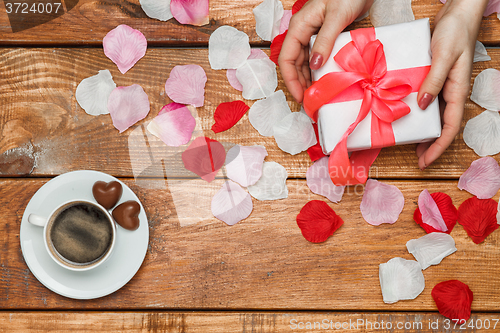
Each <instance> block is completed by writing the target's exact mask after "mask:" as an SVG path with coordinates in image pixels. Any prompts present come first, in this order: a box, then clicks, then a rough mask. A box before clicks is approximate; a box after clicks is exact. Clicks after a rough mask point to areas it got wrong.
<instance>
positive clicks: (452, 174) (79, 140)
mask: <svg viewBox="0 0 500 333" xmlns="http://www.w3.org/2000/svg"><path fill="white" fill-rule="evenodd" d="M489 53H490V55H491V57H492V59H493V60H492V61H490V62H480V63H476V64H475V65H474V74H473V75H474V77H475V76H476V75H477V74H478V73H480V72H481V71H482V70H484V69H485V68H488V67H493V68H500V50H497V49H490V50H489ZM186 64H199V65H201V66H202V67H203V68H204V69H205V72H206V73H207V77H208V81H207V84H206V87H205V105H204V106H203V107H201V108H197V109H196V111H194V116H195V118H196V120H197V127H196V130H195V133H194V135H193V136H194V137H197V136H208V137H210V138H212V139H216V140H218V141H220V142H222V143H223V144H224V145H225V146H226V147H227V148H228V147H230V146H231V145H234V144H241V145H256V144H258V145H263V146H265V147H266V148H267V151H268V153H269V156H268V157H267V160H268V161H277V162H279V163H281V164H282V165H283V166H284V167H285V168H286V169H287V171H288V175H289V177H291V178H304V177H305V172H306V171H307V168H308V167H309V166H310V165H311V161H310V159H309V157H308V155H307V153H306V152H303V153H300V154H298V155H295V156H291V155H289V154H287V153H284V152H282V151H281V150H280V149H279V148H278V147H277V145H276V142H275V140H274V138H272V137H263V136H261V135H259V133H258V132H257V131H256V130H255V129H254V128H253V127H252V125H251V124H250V122H249V121H248V116H247V115H245V116H244V117H243V118H242V119H241V120H240V121H239V122H238V124H237V125H236V126H234V127H233V128H231V129H230V130H228V131H225V132H221V133H218V134H215V133H213V132H212V131H211V126H212V125H213V123H214V120H213V114H214V111H215V109H216V107H217V106H218V105H219V104H220V103H222V102H229V101H233V100H239V99H240V100H241V99H242V96H241V93H240V92H238V91H237V90H235V89H233V88H232V87H231V86H230V85H229V83H228V81H227V78H226V71H225V70H219V71H215V70H212V69H211V68H210V65H209V63H208V53H207V50H203V49H161V48H150V49H149V50H148V51H147V54H146V56H145V57H144V58H143V59H141V60H140V61H139V62H138V63H137V64H136V65H135V66H134V67H133V68H132V69H131V70H130V71H129V72H127V73H126V74H125V75H123V74H121V73H119V72H118V70H117V68H116V66H115V65H114V64H113V63H112V62H111V61H110V60H109V59H108V58H106V57H105V56H104V54H103V53H102V50H99V49H85V48H81V49H80V48H68V49H62V48H43V49H40V48H29V49H22V48H6V49H1V50H0V105H2V108H1V109H0V174H2V175H3V176H15V175H27V174H31V175H36V176H54V175H58V174H61V173H64V172H67V171H71V170H77V169H99V170H101V171H103V172H107V173H109V174H112V175H115V176H121V177H134V176H136V177H137V176H138V175H139V174H142V175H143V176H145V175H148V176H154V177H161V176H163V175H165V174H166V175H168V176H171V177H190V176H193V174H192V173H190V172H187V171H186V170H185V169H184V167H183V164H182V161H181V159H180V154H181V153H182V152H183V151H184V150H185V148H186V146H181V147H179V148H172V147H167V146H166V145H164V144H163V143H162V142H161V141H160V140H159V139H157V138H156V137H153V136H152V135H150V134H148V131H147V130H146V129H145V126H147V124H148V123H149V122H150V121H151V119H153V117H154V116H156V115H157V114H158V111H159V110H160V109H161V107H162V106H163V105H165V104H167V103H170V102H171V100H170V99H169V98H168V97H167V96H166V94H165V92H164V85H165V81H166V79H167V78H168V77H169V73H170V71H171V69H172V68H173V67H174V66H176V65H186ZM102 69H109V70H110V71H111V73H112V75H113V78H114V80H115V83H116V84H117V85H118V86H127V85H131V84H139V85H141V86H142V87H143V88H144V90H145V91H146V93H147V94H148V96H149V100H150V104H151V111H150V113H149V115H148V116H147V117H146V119H144V120H142V121H140V122H138V123H137V124H136V125H134V126H132V127H131V128H130V129H128V130H127V131H125V132H124V133H122V134H119V133H118V131H117V130H116V129H115V128H114V127H113V125H112V121H111V117H110V116H109V115H101V116H98V117H94V116H90V115H88V114H86V113H85V112H84V110H83V109H82V108H81V107H80V106H79V105H78V103H77V102H76V99H75V96H74V94H75V90H76V87H77V85H78V84H79V83H80V81H81V80H82V79H84V78H86V77H89V76H92V75H96V74H97V72H98V71H99V70H102ZM278 76H279V84H278V89H282V90H284V91H285V92H286V96H287V100H288V103H289V105H290V107H291V109H292V111H298V110H299V107H300V106H299V105H298V104H297V103H295V102H294V101H293V98H292V97H291V96H290V95H289V93H288V90H287V89H286V87H285V86H284V83H283V81H282V79H281V75H280V74H279V70H278ZM471 86H472V81H471ZM245 102H246V103H247V104H248V105H252V104H253V101H248V100H245ZM480 112H482V109H481V108H480V107H479V106H477V105H476V104H474V103H472V102H471V101H469V100H468V101H467V103H466V110H465V117H464V119H463V122H462V129H463V127H464V126H465V124H466V121H468V120H469V119H470V118H472V117H474V116H476V115H478V114H479V113H480ZM415 147H416V146H415V145H405V146H397V147H391V148H386V149H383V150H382V153H381V154H380V156H379V157H378V159H377V160H376V161H375V163H374V165H373V168H372V172H371V175H372V177H377V178H406V179H407V178H428V179H439V178H444V179H456V178H458V177H459V176H460V175H461V174H462V173H463V172H464V171H465V170H466V169H467V168H468V167H469V165H470V163H471V162H472V161H473V160H475V159H477V158H478V156H477V155H476V154H475V153H474V152H473V151H472V150H471V149H469V148H468V147H467V146H466V145H465V143H464V142H463V139H462V132H460V134H459V136H458V137H457V139H456V140H455V141H454V142H453V144H452V145H451V146H450V148H448V150H447V151H446V152H445V153H444V154H443V155H442V157H441V158H440V159H438V160H437V161H436V162H435V163H434V164H433V165H431V166H430V167H429V168H428V169H427V170H426V171H425V172H421V171H420V170H419V169H418V167H417V157H416V155H415ZM146 152H147V153H146ZM495 158H496V159H497V160H499V161H500V155H497V156H496V157H495ZM162 160H163V161H164V162H161V161H162ZM162 163H163V164H164V168H162Z"/></svg>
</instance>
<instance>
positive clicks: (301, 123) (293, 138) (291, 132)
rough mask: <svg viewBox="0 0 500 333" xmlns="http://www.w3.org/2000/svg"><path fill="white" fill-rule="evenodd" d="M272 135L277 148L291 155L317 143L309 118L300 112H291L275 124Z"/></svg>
mask: <svg viewBox="0 0 500 333" xmlns="http://www.w3.org/2000/svg"><path fill="white" fill-rule="evenodd" d="M273 133H274V138H275V139H276V143H277V144H278V147H279V148H280V149H281V150H283V151H284V152H286V153H289V154H291V155H296V154H298V153H300V152H303V151H305V150H307V148H309V147H311V146H314V145H315V144H316V143H317V141H316V134H315V133H314V128H313V126H312V123H311V118H309V117H308V116H307V115H305V114H303V113H300V112H292V113H291V114H289V115H288V116H286V117H285V118H283V119H281V120H280V121H278V122H276V124H275V125H274V126H273Z"/></svg>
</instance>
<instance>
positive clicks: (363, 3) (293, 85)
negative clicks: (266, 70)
mask: <svg viewBox="0 0 500 333" xmlns="http://www.w3.org/2000/svg"><path fill="white" fill-rule="evenodd" d="M372 3H373V0H309V1H308V2H306V4H305V5H304V7H302V9H301V10H299V11H298V12H297V13H295V15H293V16H292V19H291V20H290V25H289V28H288V33H287V35H286V38H285V40H284V42H283V46H282V48H281V53H280V56H279V59H278V63H279V66H280V70H281V74H282V76H283V80H284V81H285V84H286V86H287V88H288V90H289V91H290V93H291V94H292V96H293V97H294V98H295V100H296V101H297V102H298V103H301V102H302V99H303V98H304V91H305V90H306V89H307V88H308V87H309V86H310V85H311V72H310V69H318V68H320V67H321V66H323V63H324V62H325V61H326V59H328V57H329V56H330V53H331V52H332V49H333V45H334V43H335V40H336V39H337V37H338V35H339V34H340V33H341V32H342V30H344V29H345V28H346V27H347V26H348V25H349V24H351V23H352V22H353V21H354V20H355V19H356V18H357V17H358V16H360V15H362V14H364V13H366V12H367V11H368V10H369V9H370V6H371V4H372ZM318 31H319V32H318ZM316 33H317V34H318V37H317V38H316V42H315V43H314V46H313V49H312V52H311V54H312V56H311V57H309V40H310V39H311V36H312V35H314V34H316Z"/></svg>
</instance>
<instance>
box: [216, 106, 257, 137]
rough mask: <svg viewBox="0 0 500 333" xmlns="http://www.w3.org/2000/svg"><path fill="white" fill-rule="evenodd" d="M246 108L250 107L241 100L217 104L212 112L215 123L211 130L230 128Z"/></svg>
mask: <svg viewBox="0 0 500 333" xmlns="http://www.w3.org/2000/svg"><path fill="white" fill-rule="evenodd" d="M248 109H250V107H249V106H248V105H246V104H245V103H244V102H242V101H233V102H226V103H221V104H219V106H218V107H217V109H215V112H214V119H215V124H213V125H212V131H214V132H215V133H219V132H223V131H226V130H228V129H230V128H231V127H233V126H234V125H236V123H237V122H238V121H239V120H240V119H241V117H243V116H244V115H245V113H247V111H248Z"/></svg>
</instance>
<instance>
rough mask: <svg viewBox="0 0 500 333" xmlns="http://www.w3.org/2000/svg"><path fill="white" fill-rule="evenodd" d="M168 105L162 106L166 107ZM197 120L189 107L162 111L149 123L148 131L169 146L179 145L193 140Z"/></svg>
mask: <svg viewBox="0 0 500 333" xmlns="http://www.w3.org/2000/svg"><path fill="white" fill-rule="evenodd" d="M166 107H167V106H164V107H163V108H162V110H163V109H165V108H166ZM195 126H196V120H195V119H194V117H193V116H192V114H191V111H189V109H188V108H187V107H185V106H184V107H182V108H178V109H175V110H172V111H168V112H161V111H160V113H159V114H158V116H156V117H155V118H154V119H153V120H152V121H151V122H150V123H149V125H148V127H147V129H148V131H149V132H150V133H151V134H153V135H154V136H156V137H158V138H160V139H161V141H163V142H164V143H165V144H166V145H167V146H172V147H178V146H180V145H184V144H186V143H188V142H189V140H191V135H192V134H193V130H194V128H195Z"/></svg>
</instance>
